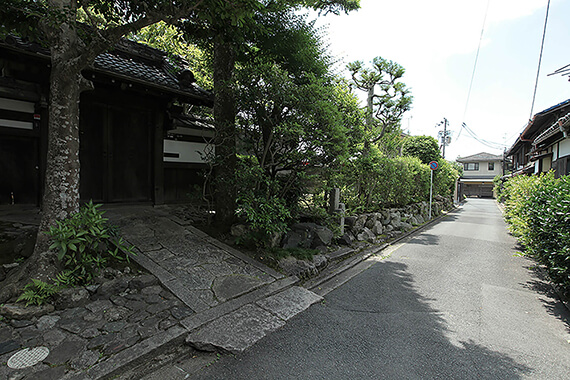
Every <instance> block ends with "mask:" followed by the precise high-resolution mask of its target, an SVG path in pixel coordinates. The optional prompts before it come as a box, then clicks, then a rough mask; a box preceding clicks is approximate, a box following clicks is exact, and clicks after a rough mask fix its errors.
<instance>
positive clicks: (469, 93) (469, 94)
mask: <svg viewBox="0 0 570 380" xmlns="http://www.w3.org/2000/svg"><path fill="white" fill-rule="evenodd" d="M549 1H550V0H549ZM490 3H491V0H488V1H487V7H486V8H485V17H484V18H483V26H482V27H481V36H480V37H479V44H478V46H477V54H475V63H474V64H473V72H472V73H471V83H469V91H467V100H466V101H465V109H464V110H463V121H465V115H466V114H467V106H468V105H469V98H470V97H471V89H472V87H473V80H474V79H475V69H476V68H477V61H478V60H479V51H480V50H481V42H482V41H483V33H484V32H485V24H486V22H487V14H488V13H489V4H490ZM459 134H460V135H461V131H459ZM457 138H459V136H457Z"/></svg>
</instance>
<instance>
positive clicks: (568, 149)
mask: <svg viewBox="0 0 570 380" xmlns="http://www.w3.org/2000/svg"><path fill="white" fill-rule="evenodd" d="M558 145H559V144H556V145H554V149H556V147H557V146H558ZM557 153H558V154H557ZM569 154H570V139H564V140H562V141H560V152H554V154H553V156H554V157H564V156H567V155H569Z"/></svg>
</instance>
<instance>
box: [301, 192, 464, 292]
mask: <svg viewBox="0 0 570 380" xmlns="http://www.w3.org/2000/svg"><path fill="white" fill-rule="evenodd" d="M461 205H462V203H461V204H459V206H461ZM459 209H460V207H455V208H454V209H452V210H450V211H448V212H446V213H444V214H442V215H439V216H437V217H435V218H433V219H431V220H429V221H428V222H426V223H424V224H422V225H421V226H418V227H416V228H414V229H412V230H410V231H408V232H406V233H404V234H402V235H400V236H398V237H397V238H395V239H394V240H391V241H389V242H387V243H384V244H381V245H380V246H372V247H368V248H365V249H364V250H363V251H361V252H359V253H357V254H356V255H354V256H352V257H351V258H348V259H346V260H344V261H343V262H342V263H341V264H340V265H339V266H336V267H333V268H331V269H330V270H328V271H327V270H326V269H325V271H323V272H321V274H320V275H319V276H317V277H315V278H313V279H310V280H307V281H305V282H304V283H303V286H304V287H306V288H307V289H309V290H311V291H314V292H315V293H317V294H319V295H321V296H322V295H323V293H322V292H320V291H318V287H319V286H321V285H323V284H325V283H326V282H329V281H331V280H332V279H334V278H335V277H336V276H340V275H341V274H343V273H344V272H347V271H349V270H350V269H352V268H354V267H356V266H357V265H359V264H361V263H362V262H364V261H366V260H368V259H369V258H371V257H372V256H374V255H377V254H379V253H380V252H382V251H383V250H385V249H386V248H388V247H390V246H393V245H394V244H396V243H398V242H400V241H402V240H404V239H406V238H408V237H410V236H413V235H415V234H417V233H418V232H421V231H423V230H424V229H426V228H427V227H430V226H432V225H434V224H436V223H438V222H439V221H441V220H442V219H444V218H446V217H447V216H450V215H451V214H453V213H455V212H457V211H458V210H459ZM386 256H387V255H386ZM384 258H385V257H382V259H384ZM371 265H373V263H370V265H363V266H362V268H360V269H362V270H366V269H367V268H368V267H370V266H371ZM362 270H358V271H356V272H355V273H354V274H353V276H355V275H357V274H358V273H360V272H361V271H362ZM353 276H351V277H349V278H348V279H346V280H345V281H342V282H338V283H337V285H336V286H335V287H333V288H332V289H330V290H328V291H327V293H328V292H329V291H331V290H333V289H336V288H337V287H338V286H340V285H342V284H344V283H345V282H346V281H348V280H349V279H350V278H352V277H353ZM325 294H326V293H325Z"/></svg>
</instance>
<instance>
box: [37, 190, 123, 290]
mask: <svg viewBox="0 0 570 380" xmlns="http://www.w3.org/2000/svg"><path fill="white" fill-rule="evenodd" d="M100 206H101V205H94V204H93V203H92V202H91V201H90V202H89V203H87V204H86V205H84V206H83V207H82V208H81V210H80V211H79V212H78V213H76V214H74V215H73V216H71V217H70V218H68V219H65V220H63V221H58V222H57V225H56V226H52V227H51V228H50V230H49V231H48V232H47V234H48V235H49V236H50V237H51V239H52V241H53V243H52V244H51V246H50V249H55V250H57V252H58V255H57V257H58V260H59V261H60V262H61V263H62V264H63V266H64V268H65V269H66V270H67V272H66V273H65V276H66V278H69V277H73V279H74V280H73V281H72V282H73V283H76V284H85V283H88V282H90V281H91V280H92V279H93V277H94V276H95V275H96V274H97V273H98V272H99V271H100V270H101V269H102V268H104V267H105V266H106V265H107V262H108V260H109V257H111V258H113V259H115V260H118V261H127V262H128V261H129V256H128V253H131V254H132V253H133V252H132V247H129V246H127V245H126V244H125V242H124V241H123V239H122V238H120V237H118V236H115V235H114V233H113V230H112V229H111V228H110V226H109V225H108V224H107V219H105V218H103V214H104V212H103V211H100V210H99V207H100ZM113 246H114V247H113ZM124 252H126V253H124ZM66 281H68V282H69V281H70V280H69V279H68V280H66Z"/></svg>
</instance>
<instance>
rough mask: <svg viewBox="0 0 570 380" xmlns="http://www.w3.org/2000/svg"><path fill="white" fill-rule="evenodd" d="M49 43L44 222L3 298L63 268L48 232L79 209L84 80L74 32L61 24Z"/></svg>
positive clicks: (6, 285)
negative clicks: (49, 70) (32, 248)
mask: <svg viewBox="0 0 570 380" xmlns="http://www.w3.org/2000/svg"><path fill="white" fill-rule="evenodd" d="M57 37H58V38H57V39H56V41H55V43H54V44H53V45H52V49H51V63H52V65H51V77H50V101H49V122H48V151H47V165H46V176H45V184H44V195H43V200H42V208H41V220H40V227H39V229H38V235H37V239H36V245H35V247H34V252H33V254H32V256H31V257H30V258H29V259H28V260H26V262H25V263H24V265H22V266H21V268H19V269H18V270H17V271H15V272H12V273H11V274H10V276H8V277H7V278H6V280H5V281H4V282H3V285H4V286H3V289H2V291H0V302H5V301H6V300H8V299H9V298H11V297H14V296H15V295H16V294H15V293H17V292H18V291H19V289H21V287H22V286H23V285H24V284H25V283H27V282H28V281H29V280H30V279H32V278H34V279H39V280H42V281H48V280H50V279H52V278H53V277H54V276H55V274H56V273H57V272H58V270H59V263H58V260H57V257H56V253H55V252H51V251H50V250H49V245H50V240H49V237H48V236H47V235H46V234H45V231H48V230H49V228H50V227H51V226H53V225H55V223H56V221H59V220H63V219H65V218H67V217H69V216H70V215H71V214H73V213H75V212H77V211H78V210H79V95H80V91H81V88H82V86H83V85H84V84H86V82H87V81H86V80H85V79H84V78H83V77H82V76H81V67H80V65H78V64H77V57H78V56H79V54H78V53H79V52H78V48H77V46H76V43H75V41H76V38H77V37H76V35H75V31H73V30H70V29H68V30H66V31H65V29H64V28H63V27H62V30H61V31H60V33H59V35H58V36H57Z"/></svg>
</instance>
